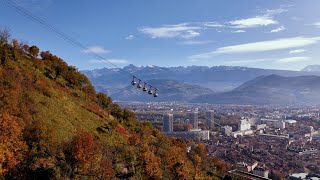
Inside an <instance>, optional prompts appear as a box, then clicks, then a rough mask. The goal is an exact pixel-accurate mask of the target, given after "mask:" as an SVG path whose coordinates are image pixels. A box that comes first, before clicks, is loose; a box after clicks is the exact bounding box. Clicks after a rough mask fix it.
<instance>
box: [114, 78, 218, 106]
mask: <svg viewBox="0 0 320 180" xmlns="http://www.w3.org/2000/svg"><path fill="white" fill-rule="evenodd" d="M148 83H150V84H152V85H153V86H155V87H160V88H161V89H160V90H158V91H157V92H158V93H159V96H158V97H157V98H154V97H153V96H148V95H147V93H146V92H143V91H142V90H137V88H136V87H135V86H134V87H133V86H131V85H128V86H127V87H125V88H122V89H120V90H119V91H118V92H117V93H114V94H113V98H114V99H117V100H120V101H127V100H131V101H141V102H148V101H149V102H150V101H162V102H163V101H189V100H191V99H193V98H195V97H197V96H199V95H205V94H211V93H213V91H212V90H211V89H209V88H203V87H200V86H197V85H189V84H186V83H181V82H178V81H175V80H164V79H156V80H155V79H152V80H149V81H148Z"/></svg>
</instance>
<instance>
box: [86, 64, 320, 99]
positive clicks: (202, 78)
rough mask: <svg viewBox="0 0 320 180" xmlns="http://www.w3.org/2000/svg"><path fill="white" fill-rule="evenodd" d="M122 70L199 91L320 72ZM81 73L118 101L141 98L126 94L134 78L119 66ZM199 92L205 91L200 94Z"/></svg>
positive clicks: (231, 68)
mask: <svg viewBox="0 0 320 180" xmlns="http://www.w3.org/2000/svg"><path fill="white" fill-rule="evenodd" d="M123 70H124V71H127V72H129V74H134V75H136V76H138V77H139V78H141V79H142V80H143V81H147V82H148V83H150V84H152V85H153V82H149V81H150V80H159V81H162V80H172V81H176V82H177V83H183V84H184V85H192V86H198V89H199V90H202V89H204V88H208V89H211V90H212V91H213V92H228V91H231V90H233V89H235V88H237V87H239V86H241V85H242V84H243V83H245V82H247V81H250V80H252V79H255V78H257V77H259V76H268V75H271V74H276V75H280V76H286V77H295V76H304V75H320V72H314V71H288V70H274V69H258V68H249V67H238V66H213V67H207V66H188V67H183V66H179V67H159V66H141V67H138V66H135V65H132V64H130V65H128V66H126V67H124V68H123ZM82 72H83V73H84V74H85V75H87V77H88V78H89V79H90V81H91V82H92V84H93V85H94V86H95V88H96V89H97V90H98V91H101V92H105V93H108V94H109V95H110V96H111V97H112V98H113V99H115V100H123V99H126V100H127V101H131V100H139V98H137V97H136V96H125V95H124V94H125V93H128V90H129V89H128V87H130V81H131V78H132V77H131V76H130V75H127V74H125V73H123V71H122V70H121V69H119V68H102V69H95V70H84V71H82ZM184 85H183V86H184ZM154 86H156V85H154ZM157 87H158V88H159V94H160V96H161V98H159V99H162V98H163V99H166V100H169V98H171V97H172V96H171V95H169V94H165V95H164V94H161V93H162V90H163V89H164V88H163V87H162V86H157ZM165 87H166V86H165ZM176 87H178V86H176ZM123 90H124V91H125V93H124V94H119V92H121V91H123ZM165 91H166V90H165ZM184 94H186V92H179V93H176V94H175V97H180V98H177V99H185V98H183V97H184V96H185V95H184ZM196 94H197V93H196ZM194 95H195V94H192V95H190V96H193V97H194ZM199 95H203V94H201V93H200V94H199ZM160 96H159V97H160ZM187 99H188V98H187ZM143 100H144V99H143ZM150 100H151V99H150ZM152 101H154V100H152Z"/></svg>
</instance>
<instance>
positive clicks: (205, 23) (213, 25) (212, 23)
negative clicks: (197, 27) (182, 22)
mask: <svg viewBox="0 0 320 180" xmlns="http://www.w3.org/2000/svg"><path fill="white" fill-rule="evenodd" d="M202 24H203V26H206V27H225V25H223V24H220V23H218V22H202Z"/></svg>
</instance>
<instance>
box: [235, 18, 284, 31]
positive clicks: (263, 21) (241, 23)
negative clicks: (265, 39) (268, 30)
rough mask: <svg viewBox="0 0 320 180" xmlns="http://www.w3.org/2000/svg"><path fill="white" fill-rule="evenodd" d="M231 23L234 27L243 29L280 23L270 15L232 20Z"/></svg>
mask: <svg viewBox="0 0 320 180" xmlns="http://www.w3.org/2000/svg"><path fill="white" fill-rule="evenodd" d="M229 24H231V25H232V27H233V28H239V29H243V28H254V27H259V26H268V25H273V24H278V21H276V20H274V19H273V17H269V16H256V17H253V18H248V19H238V20H234V21H230V22H229Z"/></svg>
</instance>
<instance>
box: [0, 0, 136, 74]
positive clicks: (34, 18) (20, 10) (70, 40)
mask: <svg viewBox="0 0 320 180" xmlns="http://www.w3.org/2000/svg"><path fill="white" fill-rule="evenodd" d="M2 1H3V2H4V3H5V4H6V5H8V6H10V7H11V8H13V9H15V10H16V11H17V12H18V13H20V14H21V15H23V16H25V17H27V18H28V19H30V20H32V21H34V22H36V23H39V24H40V25H42V26H43V27H44V28H46V29H48V30H51V31H53V32H54V33H55V34H56V35H58V36H59V37H60V38H62V39H63V40H65V41H66V42H68V43H70V44H71V45H74V46H77V47H79V48H80V49H82V50H83V51H86V52H87V53H88V54H90V55H92V56H94V57H96V58H98V60H100V61H102V62H104V61H106V62H108V63H109V64H111V65H112V66H114V67H115V68H117V69H119V71H123V72H125V73H127V74H128V75H130V76H131V77H134V78H137V79H139V78H138V77H137V76H135V75H134V74H132V73H131V72H129V71H126V70H125V69H124V68H120V67H119V66H117V65H116V64H115V63H112V62H111V61H109V60H108V59H107V58H105V57H103V56H102V55H99V54H97V53H95V52H94V51H92V50H91V49H89V48H88V47H86V46H85V45H84V44H82V43H80V42H79V41H77V40H75V39H74V38H72V37H70V36H68V35H67V34H66V33H64V32H63V31H62V30H60V29H58V28H56V27H54V26H52V25H50V24H49V23H47V22H46V21H44V20H42V19H40V18H38V17H37V16H35V15H33V14H32V13H31V12H29V11H28V10H26V9H25V8H23V7H21V6H20V5H18V4H17V3H15V2H14V1H12V0H2Z"/></svg>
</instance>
